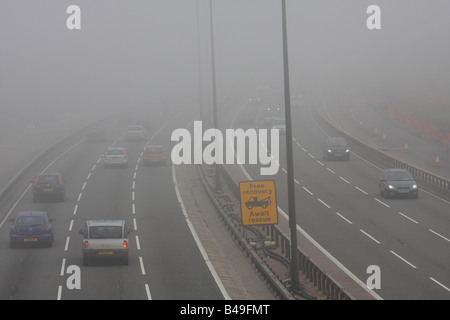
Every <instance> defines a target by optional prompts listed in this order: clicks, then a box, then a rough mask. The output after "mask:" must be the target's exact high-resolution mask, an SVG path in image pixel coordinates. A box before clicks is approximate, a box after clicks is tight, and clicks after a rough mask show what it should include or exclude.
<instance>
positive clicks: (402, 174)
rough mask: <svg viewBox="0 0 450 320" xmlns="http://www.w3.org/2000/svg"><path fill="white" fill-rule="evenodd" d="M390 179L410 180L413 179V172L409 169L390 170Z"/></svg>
mask: <svg viewBox="0 0 450 320" xmlns="http://www.w3.org/2000/svg"><path fill="white" fill-rule="evenodd" d="M388 180H391V181H408V180H413V178H412V176H411V174H410V173H409V172H408V171H398V172H389V174H388Z"/></svg>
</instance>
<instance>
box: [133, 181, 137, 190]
mask: <svg viewBox="0 0 450 320" xmlns="http://www.w3.org/2000/svg"><path fill="white" fill-rule="evenodd" d="M132 188H133V190H134V189H136V181H134V180H133V186H132Z"/></svg>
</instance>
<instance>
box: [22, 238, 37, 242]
mask: <svg viewBox="0 0 450 320" xmlns="http://www.w3.org/2000/svg"><path fill="white" fill-rule="evenodd" d="M23 241H24V242H37V238H24V239H23Z"/></svg>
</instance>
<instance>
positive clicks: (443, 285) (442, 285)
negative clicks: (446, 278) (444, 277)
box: [429, 277, 450, 292]
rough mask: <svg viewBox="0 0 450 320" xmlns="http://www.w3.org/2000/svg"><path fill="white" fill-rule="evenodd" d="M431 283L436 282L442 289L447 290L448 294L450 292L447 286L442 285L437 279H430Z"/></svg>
mask: <svg viewBox="0 0 450 320" xmlns="http://www.w3.org/2000/svg"><path fill="white" fill-rule="evenodd" d="M429 279H430V280H431V281H434V282H435V283H436V284H438V285H440V286H441V287H442V288H444V289H445V290H447V291H448V292H450V289H449V288H447V287H446V286H444V285H443V284H442V283H440V282H439V281H437V280H436V279H434V278H432V277H430V278H429Z"/></svg>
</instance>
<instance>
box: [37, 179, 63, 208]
mask: <svg viewBox="0 0 450 320" xmlns="http://www.w3.org/2000/svg"><path fill="white" fill-rule="evenodd" d="M65 197H66V191H65V188H64V181H63V179H62V177H61V175H60V174H59V173H41V174H40V175H39V176H38V177H37V178H36V180H35V182H34V185H33V201H34V202H38V201H41V200H54V199H55V200H58V201H61V202H63V201H64V199H65Z"/></svg>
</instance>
